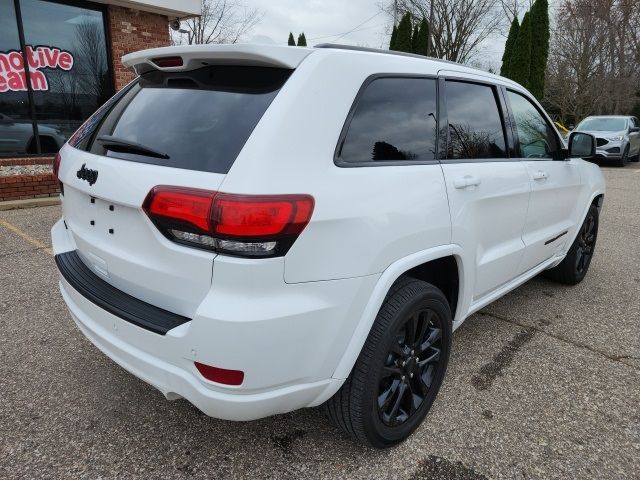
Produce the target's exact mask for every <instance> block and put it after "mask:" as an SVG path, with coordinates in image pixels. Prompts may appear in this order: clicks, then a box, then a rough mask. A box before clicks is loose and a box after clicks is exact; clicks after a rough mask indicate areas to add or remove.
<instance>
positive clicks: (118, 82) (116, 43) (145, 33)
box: [107, 5, 171, 90]
mask: <svg viewBox="0 0 640 480" xmlns="http://www.w3.org/2000/svg"><path fill="white" fill-rule="evenodd" d="M107 15H108V21H107V24H108V25H109V36H110V38H111V57H112V60H113V76H114V81H115V86H116V90H120V89H121V88H122V87H124V86H125V85H126V84H127V83H129V82H130V81H131V80H133V79H134V78H135V74H134V72H133V70H131V69H129V68H127V67H125V66H124V65H122V63H121V61H120V59H121V58H122V56H123V55H126V54H127V53H131V52H135V51H137V50H144V49H146V48H156V47H167V46H169V45H170V43H171V41H170V36H169V19H168V18H167V17H166V16H164V15H159V14H157V13H148V12H141V11H139V10H135V9H132V8H125V7H117V6H114V5H109V8H108V10H107Z"/></svg>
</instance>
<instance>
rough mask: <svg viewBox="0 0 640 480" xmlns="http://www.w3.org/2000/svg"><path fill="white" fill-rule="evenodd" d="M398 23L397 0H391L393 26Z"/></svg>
mask: <svg viewBox="0 0 640 480" xmlns="http://www.w3.org/2000/svg"><path fill="white" fill-rule="evenodd" d="M397 25H398V0H395V1H394V2H393V26H394V27H395V26H397Z"/></svg>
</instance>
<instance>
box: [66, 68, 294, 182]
mask: <svg viewBox="0 0 640 480" xmlns="http://www.w3.org/2000/svg"><path fill="white" fill-rule="evenodd" d="M291 72H292V70H286V69H279V68H269V67H243V66H212V67H205V68H200V69H198V70H193V71H190V72H172V73H169V72H160V71H152V72H148V73H145V74H143V75H142V76H141V77H140V78H139V79H138V80H137V81H136V82H135V83H134V84H132V85H131V86H130V87H129V88H128V89H127V91H126V92H124V93H122V94H121V97H120V98H119V99H118V101H116V102H113V105H111V106H110V107H109V108H108V111H105V112H102V115H101V118H99V119H98V121H94V122H92V123H93V125H92V131H91V132H89V134H88V135H87V134H85V135H84V136H83V137H82V138H83V139H86V140H84V141H82V142H77V144H76V145H74V146H76V148H81V149H85V150H88V151H90V152H91V153H95V154H97V155H105V156H109V157H115V158H121V159H124V160H129V161H134V162H141V163H151V164H154V165H162V166H166V167H176V168H184V169H189V170H200V171H206V172H213V173H223V174H224V173H227V172H228V171H229V169H230V168H231V166H232V165H233V162H234V161H235V159H236V157H237V156H238V154H239V153H240V151H241V150H242V148H243V147H244V144H245V143H246V141H247V139H248V138H249V136H250V135H251V133H252V132H253V130H254V128H255V127H256V125H257V123H258V122H259V121H260V119H261V118H262V116H263V115H264V113H265V111H266V110H267V108H268V107H269V105H270V104H271V102H272V101H273V99H274V98H275V97H276V95H277V94H278V92H279V91H280V89H281V88H282V86H283V85H284V83H285V82H286V81H287V79H288V78H289V76H290V75H291ZM104 136H110V137H112V139H117V140H118V141H124V142H125V143H127V142H135V144H138V145H141V146H144V147H145V148H146V149H148V150H150V151H152V152H157V153H161V154H162V155H146V154H144V153H145V152H142V153H141V152H140V151H139V150H138V151H137V152H135V153H134V152H128V151H126V150H127V148H125V149H124V150H125V151H122V150H123V149H122V148H119V149H118V150H119V151H117V152H116V151H112V150H108V149H106V148H105V146H104V145H105V142H104V141H102V142H101V141H99V139H100V138H101V137H104ZM70 143H71V142H70ZM72 145H73V143H72Z"/></svg>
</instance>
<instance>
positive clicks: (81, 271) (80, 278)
mask: <svg viewBox="0 0 640 480" xmlns="http://www.w3.org/2000/svg"><path fill="white" fill-rule="evenodd" d="M55 259H56V264H57V265H58V270H60V273H61V274H62V276H63V277H64V278H65V280H66V281H67V282H69V284H70V285H71V286H72V287H73V288H74V289H76V290H77V291H78V293H80V294H81V295H82V296H83V297H85V298H87V299H88V300H90V301H91V302H93V303H95V304H96V305H97V306H98V307H100V308H102V309H104V310H106V311H107V312H109V313H111V314H113V315H115V316H116V317H119V318H121V319H123V320H126V321H127V322H129V323H133V324H134V325H137V326H138V327H141V328H144V329H146V330H149V331H151V332H154V333H157V334H160V335H164V334H166V333H167V332H168V331H169V330H171V329H173V328H175V327H177V326H179V325H182V324H183V323H187V322H189V321H191V319H190V318H187V317H183V316H182V315H178V314H176V313H171V312H169V311H167V310H163V309H162V308H158V307H156V306H154V305H151V304H149V303H147V302H143V301H142V300H139V299H137V298H135V297H132V296H131V295H129V294H127V293H124V292H123V291H121V290H118V289H117V288H115V287H113V286H111V285H109V284H108V283H107V282H105V281H104V280H102V279H101V278H100V277H98V276H97V275H96V274H95V273H93V272H92V271H91V270H90V269H89V267H87V266H86V265H85V264H84V262H83V261H82V259H81V258H80V255H78V252H77V251H75V250H74V251H71V252H66V253H61V254H59V255H56V257H55Z"/></svg>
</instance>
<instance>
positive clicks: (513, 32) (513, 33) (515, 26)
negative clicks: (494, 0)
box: [500, 16, 520, 77]
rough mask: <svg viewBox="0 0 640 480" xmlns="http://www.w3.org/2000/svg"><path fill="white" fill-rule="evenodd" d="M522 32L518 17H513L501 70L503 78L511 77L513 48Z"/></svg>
mask: <svg viewBox="0 0 640 480" xmlns="http://www.w3.org/2000/svg"><path fill="white" fill-rule="evenodd" d="M519 31H520V22H518V17H517V16H514V17H513V22H511V28H509V35H508V36H507V42H506V43H505V44H504V53H503V54H502V67H501V68H500V75H502V76H503V77H508V76H509V63H510V62H511V57H512V55H513V46H514V44H515V43H516V39H517V38H518V32H519Z"/></svg>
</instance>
